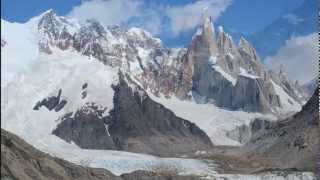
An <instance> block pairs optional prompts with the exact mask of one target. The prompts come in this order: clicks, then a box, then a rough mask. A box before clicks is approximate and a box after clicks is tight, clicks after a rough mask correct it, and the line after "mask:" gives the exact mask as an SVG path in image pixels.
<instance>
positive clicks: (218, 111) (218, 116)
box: [148, 92, 275, 146]
mask: <svg viewBox="0 0 320 180" xmlns="http://www.w3.org/2000/svg"><path fill="white" fill-rule="evenodd" d="M148 95H149V96H150V98H152V99H153V100H154V101H156V102H158V103H160V104H162V105H164V106H165V107H166V108H168V109H170V110H171V111H173V112H174V113H175V114H176V115H177V116H179V117H181V118H184V119H186V120H189V121H190V122H193V123H195V124H196V125H197V126H198V127H199V128H200V129H202V130H203V131H204V132H206V133H207V135H208V136H209V137H210V139H211V141H212V143H213V144H215V145H232V146H239V145H241V144H240V143H239V142H238V141H235V140H233V139H230V138H229V137H228V136H227V135H226V133H227V132H228V131H230V130H233V129H235V128H236V127H238V126H241V125H243V124H246V125H249V124H250V122H251V121H252V120H254V119H255V118H262V117H264V118H268V119H272V120H273V119H275V117H274V116H272V115H263V114H260V113H248V112H244V111H229V110H226V109H222V108H219V107H216V106H215V105H213V104H197V103H196V102H194V101H183V100H180V99H178V98H176V97H171V98H170V99H168V98H165V97H164V96H160V97H156V96H154V95H153V94H152V93H151V92H148Z"/></svg>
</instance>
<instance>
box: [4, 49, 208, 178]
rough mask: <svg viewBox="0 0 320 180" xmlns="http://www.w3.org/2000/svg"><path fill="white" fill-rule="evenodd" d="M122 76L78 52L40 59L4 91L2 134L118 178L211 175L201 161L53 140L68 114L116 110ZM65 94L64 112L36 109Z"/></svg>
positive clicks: (56, 52) (58, 139)
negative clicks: (91, 107)
mask: <svg viewBox="0 0 320 180" xmlns="http://www.w3.org/2000/svg"><path fill="white" fill-rule="evenodd" d="M116 77H117V71H116V69H112V68H110V67H108V66H103V65H102V64H101V63H100V62H99V61H97V60H94V59H89V58H88V57H86V56H81V55H79V54H77V53H74V52H66V51H60V50H57V51H55V52H54V54H53V55H43V54H42V55H41V56H40V57H39V59H36V60H35V61H34V62H33V63H31V64H30V68H29V69H28V70H25V71H23V72H21V73H20V74H19V75H17V76H16V78H15V80H14V81H13V82H11V83H10V84H8V85H7V86H6V87H4V88H2V89H1V90H2V92H3V96H2V98H1V110H2V112H3V113H2V114H1V125H2V128H4V129H6V130H8V131H11V132H14V133H16V134H18V135H19V136H20V137H22V138H23V139H25V140H26V141H27V142H28V143H30V144H32V145H34V146H35V147H36V148H39V149H40V150H42V151H44V152H48V153H50V154H52V155H54V156H57V157H60V158H63V159H66V160H69V161H71V162H74V163H77V164H84V165H88V166H91V167H100V168H106V169H109V170H111V171H112V172H113V173H115V174H118V175H119V174H122V173H127V172H132V171H134V170H139V169H140V170H141V169H144V170H152V169H157V168H161V167H163V168H165V167H172V168H174V169H176V170H177V171H178V172H180V173H190V174H204V173H208V172H212V170H210V169H209V167H208V166H207V164H206V163H204V162H201V161H198V160H188V159H177V158H158V157H155V156H149V155H143V154H134V153H127V152H117V151H102V150H100V151H99V150H85V149H80V148H79V147H77V146H76V145H74V144H68V143H66V142H65V141H63V140H61V139H60V138H58V137H56V136H54V135H52V134H51V132H52V130H53V129H54V128H55V127H56V124H57V123H58V122H56V120H57V119H58V118H59V116H61V115H63V114H64V113H65V112H70V111H74V110H76V109H77V108H79V107H81V106H82V105H84V104H85V103H86V102H91V101H93V102H96V103H97V104H99V105H102V106H103V107H107V108H108V109H111V108H112V98H113V90H112V89H111V84H112V83H116V82H117V78H116ZM84 83H88V84H89V86H88V87H87V88H88V95H87V98H85V100H82V99H81V87H82V85H83V84H84ZM61 87H63V89H62V97H64V98H66V100H67V102H68V103H67V104H66V106H65V107H64V108H63V109H62V110H61V111H59V112H55V111H48V110H47V109H46V108H40V109H39V110H38V111H34V110H33V109H32V108H33V107H34V105H35V104H36V102H37V101H38V100H39V99H42V98H45V97H47V96H48V95H51V94H56V92H57V91H58V89H59V88H61Z"/></svg>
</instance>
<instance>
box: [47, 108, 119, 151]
mask: <svg viewBox="0 0 320 180" xmlns="http://www.w3.org/2000/svg"><path fill="white" fill-rule="evenodd" d="M104 111H105V109H101V108H100V107H98V106H97V105H95V104H94V103H91V104H90V103H87V104H86V105H85V106H83V107H81V108H80V109H79V110H78V111H76V112H75V114H74V115H73V113H72V112H71V113H67V114H65V115H64V116H63V117H62V118H61V119H60V121H61V123H60V124H58V126H57V128H56V129H55V130H54V131H53V132H52V133H53V134H54V135H57V136H58V137H61V138H62V139H64V140H65V141H67V142H69V143H71V141H72V142H74V143H75V144H77V145H79V146H80V147H81V148H84V149H116V146H115V144H114V142H113V140H112V138H111V137H110V135H109V132H108V125H107V123H108V122H107V117H106V116H103V113H104Z"/></svg>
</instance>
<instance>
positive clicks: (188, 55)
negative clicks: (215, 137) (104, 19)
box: [38, 11, 299, 113]
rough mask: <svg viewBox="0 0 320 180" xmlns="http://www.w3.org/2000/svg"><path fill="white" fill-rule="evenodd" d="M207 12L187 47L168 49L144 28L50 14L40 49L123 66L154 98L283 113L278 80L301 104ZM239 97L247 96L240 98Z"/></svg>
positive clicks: (289, 86) (246, 46) (254, 54)
mask: <svg viewBox="0 0 320 180" xmlns="http://www.w3.org/2000/svg"><path fill="white" fill-rule="evenodd" d="M207 14H208V13H206V12H204V15H203V22H202V24H201V26H200V27H199V29H198V32H197V33H196V34H195V35H194V36H193V39H192V41H191V42H190V44H189V45H188V47H187V48H185V49H184V48H183V49H170V48H167V47H165V46H164V45H163V44H162V43H161V40H159V39H156V38H154V37H152V36H151V34H149V33H148V32H146V31H144V30H142V29H138V28H131V29H129V30H127V31H124V30H122V29H121V28H119V27H104V26H103V25H102V24H100V23H99V22H97V21H95V20H89V21H87V22H86V23H84V24H82V25H79V24H77V23H72V22H70V21H68V19H66V18H63V17H59V16H57V15H55V14H54V13H53V12H52V11H51V12H48V13H46V14H44V15H43V17H42V18H41V20H40V22H39V24H38V30H39V33H40V35H41V37H40V38H39V39H40V42H39V47H40V51H41V52H44V53H48V54H50V53H52V50H53V49H55V48H56V47H57V48H59V49H61V50H68V49H69V50H75V51H77V52H78V53H80V54H82V55H85V56H89V57H94V58H96V59H97V60H99V61H101V62H103V63H104V64H105V65H106V66H111V67H115V68H121V69H122V70H123V71H125V72H127V73H129V74H130V75H132V77H133V78H134V79H135V80H137V81H138V82H139V83H140V84H141V85H142V88H144V89H145V90H146V89H148V90H149V91H150V92H151V93H153V94H154V95H156V96H160V95H164V96H165V97H167V98H170V97H172V96H176V97H178V98H180V99H182V100H190V99H192V96H201V99H203V100H205V102H210V103H214V104H216V105H218V106H220V107H224V108H228V109H234V110H245V111H252V112H263V113H281V109H285V107H284V106H286V101H287V100H286V99H281V98H280V97H279V96H281V95H280V94H279V92H277V91H276V90H275V89H276V88H275V87H274V86H273V84H272V82H274V83H276V84H277V85H278V86H280V88H281V89H284V91H285V93H286V94H288V95H289V96H290V97H292V99H293V102H292V106H294V105H296V106H299V98H298V95H297V94H296V91H295V89H294V87H293V85H292V83H290V82H288V80H287V79H286V78H283V77H279V76H278V75H273V73H270V72H268V71H267V70H265V69H264V67H263V66H262V63H261V62H260V58H259V56H258V54H257V52H256V50H255V49H254V47H253V46H252V45H251V44H250V43H249V42H248V41H247V40H246V39H244V38H243V37H242V38H241V39H240V42H239V44H238V45H236V44H235V43H234V42H233V40H232V37H231V36H230V35H229V34H228V33H226V32H224V30H223V28H222V27H220V28H219V32H218V33H216V32H215V29H214V27H213V22H212V18H211V17H210V16H209V15H207ZM216 34H217V36H216ZM281 76H283V75H281ZM243 77H245V80H244V78H243ZM249 81H250V82H249ZM244 91H245V92H244ZM241 93H245V96H244V97H240V96H239V94H241ZM251 96H253V97H256V98H254V99H252V98H251V99H250V97H251Z"/></svg>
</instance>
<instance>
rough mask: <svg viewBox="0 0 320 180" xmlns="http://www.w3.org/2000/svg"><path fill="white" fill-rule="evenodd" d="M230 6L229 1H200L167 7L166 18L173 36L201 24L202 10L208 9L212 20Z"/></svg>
mask: <svg viewBox="0 0 320 180" xmlns="http://www.w3.org/2000/svg"><path fill="white" fill-rule="evenodd" d="M230 4H231V0H202V1H196V2H194V3H191V4H186V5H184V6H177V7H168V8H167V10H166V13H167V16H168V17H169V18H170V20H171V28H172V32H173V33H174V35H178V34H179V33H181V32H183V31H187V30H191V29H193V28H195V27H196V26H198V25H199V23H201V16H202V12H203V9H204V8H208V12H209V13H210V15H211V17H212V19H213V20H215V19H216V18H217V17H219V15H220V14H221V13H222V12H223V11H224V10H225V9H226V8H227V7H228V6H229V5H230Z"/></svg>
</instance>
